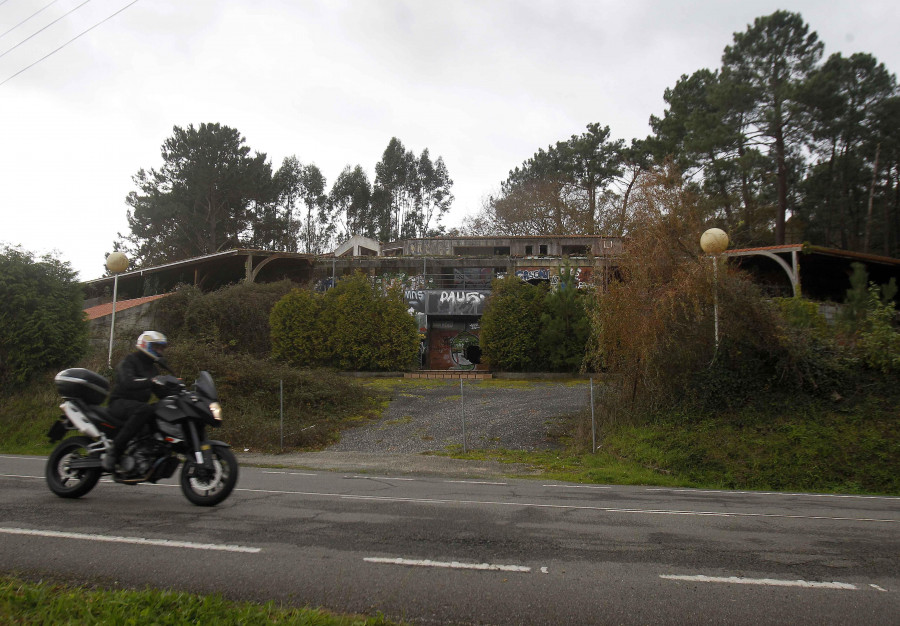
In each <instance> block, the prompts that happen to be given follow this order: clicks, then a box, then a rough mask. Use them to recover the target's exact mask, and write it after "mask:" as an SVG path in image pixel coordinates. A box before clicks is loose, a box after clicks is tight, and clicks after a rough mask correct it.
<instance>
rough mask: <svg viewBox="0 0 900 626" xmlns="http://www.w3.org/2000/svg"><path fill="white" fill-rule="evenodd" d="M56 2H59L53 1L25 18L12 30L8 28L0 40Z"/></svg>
mask: <svg viewBox="0 0 900 626" xmlns="http://www.w3.org/2000/svg"><path fill="white" fill-rule="evenodd" d="M58 1H59V0H53V2H51V3H50V4H47V5H44V6H43V7H42V8H40V9H38V10H37V11H35V12H34V13H32V14H31V15H29V16H28V17H26V18H25V19H24V20H22V21H21V22H19V23H18V24H16V25H15V26H13V27H12V28H10V29H9V30H8V31H6V32H5V33H2V34H0V39H3V38H4V37H6V36H7V35H8V34H10V33H11V32H13V31H14V30H16V29H17V28H18V27H19V26H21V25H22V24H24V23H25V22H27V21H28V20H30V19H31V18H33V17H34V16H35V15H37V14H38V13H40V12H41V11H43V10H44V9H47V8H49V7H50V6H51V5H54V4H56V3H57V2H58ZM4 2H5V0H4ZM0 4H3V3H2V2H0Z"/></svg>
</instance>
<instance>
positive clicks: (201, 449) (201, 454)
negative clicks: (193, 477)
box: [187, 421, 213, 470]
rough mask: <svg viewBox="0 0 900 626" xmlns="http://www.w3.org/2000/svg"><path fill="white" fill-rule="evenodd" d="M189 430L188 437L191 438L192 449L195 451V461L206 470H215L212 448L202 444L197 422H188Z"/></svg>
mask: <svg viewBox="0 0 900 626" xmlns="http://www.w3.org/2000/svg"><path fill="white" fill-rule="evenodd" d="M187 430H188V436H189V437H190V438H191V447H192V448H193V450H194V461H195V462H196V463H197V465H202V466H203V467H204V468H206V469H210V470H211V469H213V461H212V454H211V453H210V451H211V450H212V446H210V445H209V444H208V443H201V442H200V432H199V430H198V429H197V424H196V423H195V422H192V421H188V423H187Z"/></svg>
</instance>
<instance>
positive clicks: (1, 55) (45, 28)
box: [0, 0, 91, 59]
mask: <svg viewBox="0 0 900 626" xmlns="http://www.w3.org/2000/svg"><path fill="white" fill-rule="evenodd" d="M90 1H91V0H84V2H82V3H81V4H79V5H78V6H77V7H75V8H74V9H72V10H71V11H68V12H66V13H64V14H62V15H60V16H59V17H58V18H56V19H55V20H53V21H52V22H50V23H49V24H47V25H46V26H44V27H43V28H42V29H40V30H39V31H37V32H34V33H32V34H30V35H28V37H26V38H25V39H23V40H22V41H20V42H19V43H17V44H16V45H14V46H13V47H12V48H10V49H9V50H7V51H6V52H4V53H3V54H0V59H2V58H3V57H5V56H6V55H7V54H9V53H10V52H12V51H13V50H15V49H16V48H18V47H19V46H21V45H22V44H23V43H25V42H26V41H28V40H29V39H31V38H32V37H34V36H35V35H38V34H40V33H42V32H44V31H45V30H47V29H48V28H50V27H51V26H53V25H54V24H56V23H57V22H58V21H59V20H61V19H62V18H64V17H66V16H67V15H69V14H71V13H74V12H75V11H77V10H78V9H80V8H81V7H83V6H84V5H86V4H87V3H88V2H90Z"/></svg>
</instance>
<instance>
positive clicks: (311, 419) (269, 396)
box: [166, 340, 382, 452]
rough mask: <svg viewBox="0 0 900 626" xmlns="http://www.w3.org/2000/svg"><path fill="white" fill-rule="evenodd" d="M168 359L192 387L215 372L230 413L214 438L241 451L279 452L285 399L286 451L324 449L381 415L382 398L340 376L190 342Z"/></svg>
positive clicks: (177, 346) (176, 348)
mask: <svg viewBox="0 0 900 626" xmlns="http://www.w3.org/2000/svg"><path fill="white" fill-rule="evenodd" d="M166 358H167V361H168V362H169V365H170V366H171V367H172V369H173V370H175V371H176V372H178V373H179V375H180V376H182V377H183V378H184V380H185V382H186V383H189V384H190V383H193V381H194V378H195V377H196V375H197V373H199V372H200V371H202V370H206V371H209V372H210V374H212V376H213V379H214V380H215V383H216V388H217V390H218V392H219V397H220V402H221V403H222V407H223V410H224V414H225V417H224V420H223V426H222V429H221V430H218V431H216V432H214V433H211V436H213V437H214V438H216V439H223V440H225V441H228V442H229V443H230V444H232V445H234V446H235V448H238V449H242V448H250V449H251V450H253V451H256V452H260V451H266V452H274V451H277V447H278V446H279V444H280V435H281V432H280V431H281V415H280V413H281V392H282V389H283V393H284V447H285V448H307V449H308V448H321V447H323V446H326V445H328V444H331V443H335V442H336V441H337V440H338V439H339V437H340V429H341V428H342V427H345V425H346V423H347V422H355V421H358V420H360V419H364V418H366V417H368V416H369V415H376V414H377V413H376V410H377V408H378V406H379V402H380V401H381V400H382V398H381V395H380V394H379V393H377V392H373V391H371V390H369V389H367V388H365V387H363V386H362V385H360V384H359V383H357V382H356V381H355V380H354V379H351V378H347V377H344V376H340V375H338V374H337V373H336V372H333V371H329V370H323V369H317V370H300V369H295V368H292V367H290V366H287V365H285V364H283V363H278V362H274V361H271V360H269V359H260V358H256V357H254V356H252V355H249V354H245V353H235V352H233V351H227V350H224V349H223V348H222V347H221V346H215V345H210V344H206V343H203V342H200V341H191V340H187V341H184V342H179V343H177V344H174V345H172V346H170V347H169V349H168V350H167V352H166Z"/></svg>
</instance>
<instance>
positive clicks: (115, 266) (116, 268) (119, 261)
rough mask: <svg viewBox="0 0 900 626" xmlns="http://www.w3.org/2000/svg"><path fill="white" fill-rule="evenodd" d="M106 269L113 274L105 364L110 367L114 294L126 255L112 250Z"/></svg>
mask: <svg viewBox="0 0 900 626" xmlns="http://www.w3.org/2000/svg"><path fill="white" fill-rule="evenodd" d="M106 269H108V270H109V271H110V272H112V275H113V277H114V278H113V301H112V305H113V306H112V320H111V321H110V323H109V356H108V357H107V359H106V364H107V365H108V366H109V367H112V349H113V333H114V332H115V328H116V296H117V295H118V293H117V292H118V291H119V274H121V273H122V272H124V271H125V270H127V269H128V257H127V256H125V255H124V254H122V253H121V252H113V253H112V254H110V255H109V256H108V257H106Z"/></svg>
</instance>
